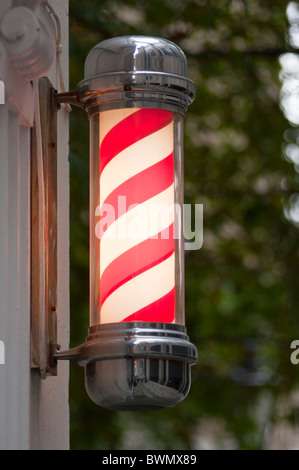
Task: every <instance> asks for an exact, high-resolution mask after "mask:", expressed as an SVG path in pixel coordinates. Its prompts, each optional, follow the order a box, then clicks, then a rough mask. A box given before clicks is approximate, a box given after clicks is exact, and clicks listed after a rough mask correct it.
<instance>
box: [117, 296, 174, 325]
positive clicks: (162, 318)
mask: <svg viewBox="0 0 299 470" xmlns="http://www.w3.org/2000/svg"><path fill="white" fill-rule="evenodd" d="M174 309H175V288H173V289H172V290H171V291H170V292H168V294H166V295H164V296H163V297H161V299H158V300H156V301H155V302H153V303H151V304H150V305H147V306H146V307H144V308H142V309H140V310H138V311H137V312H135V313H133V314H132V315H129V316H128V317H126V318H124V319H123V320H122V321H123V322H127V321H128V322H129V321H146V322H163V323H172V322H173V320H174V318H175V314H174Z"/></svg>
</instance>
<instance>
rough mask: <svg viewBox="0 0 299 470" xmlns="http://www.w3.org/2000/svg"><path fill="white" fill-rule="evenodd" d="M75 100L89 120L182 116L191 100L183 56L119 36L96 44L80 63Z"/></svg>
mask: <svg viewBox="0 0 299 470" xmlns="http://www.w3.org/2000/svg"><path fill="white" fill-rule="evenodd" d="M78 88H79V98H80V100H81V102H82V103H85V106H86V109H87V110H88V113H89V114H90V115H92V114H94V113H97V112H99V111H105V110H109V109H116V108H126V107H137V108H139V107H142V108H158V109H166V110H169V111H174V112H178V113H180V114H183V115H184V113H185V111H186V109H187V107H188V106H189V105H190V104H191V103H192V101H193V100H194V97H195V86H194V83H193V82H192V81H191V80H190V79H189V78H188V69H187V60H186V57H185V54H184V52H183V51H182V50H181V49H180V48H179V47H178V46H177V45H176V44H174V43H173V42H171V41H168V40H167V39H160V38H156V37H148V36H122V37H118V38H113V39H107V40H106V41H103V42H100V43H99V44H97V45H96V46H95V47H93V49H91V51H90V52H89V54H88V56H87V58H86V61H85V73H84V80H83V81H82V82H81V83H79V86H78Z"/></svg>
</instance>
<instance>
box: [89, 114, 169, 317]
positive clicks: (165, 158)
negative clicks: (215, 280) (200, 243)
mask: <svg viewBox="0 0 299 470" xmlns="http://www.w3.org/2000/svg"><path fill="white" fill-rule="evenodd" d="M173 128H174V125H173V113H172V112H170V111H165V110H158V109H123V110H116V111H115V110H113V111H106V112H103V113H102V114H101V116H100V138H99V142H100V148H99V173H100V174H99V188H100V190H99V194H100V204H99V206H98V207H97V209H96V215H97V214H99V222H98V223H97V224H96V237H97V239H98V241H97V240H96V243H97V244H98V249H97V258H98V259H97V260H96V263H97V270H96V272H97V279H96V285H95V288H96V289H97V305H96V318H97V322H98V323H111V322H119V321H148V322H168V323H172V322H173V321H174V319H175V238H174V223H175V221H174V218H175V211H174V161H173V155H174V153H173V150H174V138H173ZM108 214H110V217H109V215H108Z"/></svg>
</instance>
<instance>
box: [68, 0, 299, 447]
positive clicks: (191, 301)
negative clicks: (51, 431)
mask: <svg viewBox="0 0 299 470" xmlns="http://www.w3.org/2000/svg"><path fill="white" fill-rule="evenodd" d="M286 6H287V2H283V1H281V0H259V1H258V0H219V1H213V0H212V1H208V0H184V1H178V0H159V1H158V0H147V1H144V0H143V1H140V0H127V1H124V0H101V1H97V0H85V1H81V0H70V89H73V88H76V86H77V84H78V82H79V81H80V80H82V78H83V73H84V60H85V57H86V55H87V53H88V52H89V50H90V49H91V48H92V47H93V46H94V45H95V44H97V43H98V42H100V41H102V40H104V39H106V38H110V37H114V36H122V35H129V34H142V35H151V36H159V37H165V38H167V39H170V40H172V41H173V42H175V43H176V44H178V45H179V46H180V47H181V48H182V49H183V50H184V52H185V53H186V55H187V58H188V64H189V76H190V78H191V79H192V80H193V81H194V82H195V83H196V87H197V97H196V100H195V102H194V104H192V106H191V107H190V108H189V110H188V112H187V115H186V119H185V202H186V203H192V204H195V203H201V204H203V208H204V240H203V247H202V248H201V249H200V250H198V251H190V252H188V253H186V267H185V273H186V325H187V329H188V333H189V335H190V338H191V341H192V342H194V343H195V344H196V345H197V347H198V351H199V361H198V364H197V365H196V366H194V367H193V368H192V378H193V385H192V388H191V392H190V394H189V395H188V397H187V398H186V399H185V401H184V402H183V403H182V404H180V405H179V406H177V407H175V408H173V409H169V410H164V411H155V412H135V413H129V412H114V411H107V410H104V409H101V408H99V407H97V406H96V405H95V404H93V403H92V402H91V401H90V399H89V398H88V396H87V394H86V392H85V388H84V370H83V368H80V367H78V366H77V365H73V364H72V365H71V386H70V405H71V448H72V449H108V450H114V449H130V448H131V449H168V450H170V449H196V448H198V447H199V448H202V447H204V446H205V445H206V446H208V447H209V446H210V447H213V446H214V447H216V448H221V447H224V448H238V449H260V448H268V447H271V446H273V445H275V442H276V441H275V440H274V437H275V432H276V431H275V429H277V426H278V427H279V425H280V424H281V423H286V422H287V423H290V424H289V425H290V426H292V429H293V430H294V432H295V431H296V429H297V428H296V425H297V421H298V406H299V405H298V399H297V401H296V399H295V398H294V397H296V394H295V392H296V390H297V389H298V385H299V383H298V382H299V369H298V367H299V365H298V366H297V367H296V366H295V365H293V364H291V362H290V354H291V350H290V343H291V341H292V340H294V339H297V338H299V331H298V328H299V314H298V304H299V302H298V300H299V299H298V296H299V289H298V267H299V266H298V254H299V242H298V226H296V223H295V222H294V221H291V220H288V218H287V217H286V215H285V214H286V211H287V210H288V209H289V211H290V207H291V206H290V204H292V201H293V204H294V200H296V196H294V195H296V194H297V192H299V191H298V182H299V180H298V173H297V171H296V168H295V167H294V164H293V163H292V162H291V161H290V159H288V158H286V154H285V148H286V146H287V145H290V144H295V145H297V143H296V139H297V138H298V132H297V128H296V125H295V124H296V123H290V122H288V120H287V119H286V117H285V116H284V113H283V111H282V109H281V102H280V98H281V97H280V87H281V82H280V79H279V76H280V74H281V65H280V62H279V57H280V55H281V54H282V53H284V52H286V51H287V50H288V48H289V44H288V33H287V32H288V29H287V28H288V22H287V18H286V15H285V10H286ZM70 119H71V146H70V147H71V152H70V170H71V180H70V181H71V326H72V330H71V331H72V335H71V340H72V346H74V345H76V344H79V343H80V342H82V341H84V339H85V336H86V333H87V328H88V321H89V307H88V303H89V299H88V292H89V287H88V283H89V271H88V264H89V233H88V211H89V208H88V205H89V189H88V173H89V161H88V158H89V157H88V146H89V136H88V132H89V129H88V120H87V117H86V116H85V112H84V111H82V110H80V109H73V111H72V113H71V118H70ZM294 198H295V199H294ZM205 443H206V444H205Z"/></svg>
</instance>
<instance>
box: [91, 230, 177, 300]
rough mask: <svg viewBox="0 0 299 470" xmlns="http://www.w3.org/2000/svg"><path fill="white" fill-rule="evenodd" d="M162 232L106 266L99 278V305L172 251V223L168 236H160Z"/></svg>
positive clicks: (173, 244) (173, 246) (173, 243)
mask: <svg viewBox="0 0 299 470" xmlns="http://www.w3.org/2000/svg"><path fill="white" fill-rule="evenodd" d="M164 232H165V230H164V231H163V232H160V233H159V234H157V238H152V239H151V238H149V239H147V240H145V241H143V242H141V243H139V244H138V245H136V246H134V247H133V248H130V249H129V250H128V251H126V252H125V253H123V254H122V255H120V256H119V257H118V258H116V259H115V260H113V261H112V263H110V264H109V266H107V268H106V269H105V270H104V272H103V274H102V276H101V280H100V305H103V303H104V302H105V300H106V299H107V297H108V296H109V295H111V294H112V292H114V291H115V290H116V289H118V288H119V287H120V286H122V285H123V284H125V283H126V282H128V281H129V280H130V279H133V278H134V277H136V276H138V275H139V274H141V273H143V272H145V271H147V270H148V269H150V268H152V267H154V266H156V265H158V264H159V263H161V262H162V261H164V260H165V259H167V258H168V257H169V256H171V255H172V254H173V253H174V248H175V242H174V230H173V224H171V226H170V227H169V237H168V238H165V239H163V238H162V237H163V235H164Z"/></svg>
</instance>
